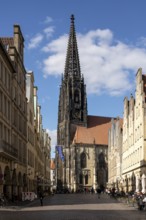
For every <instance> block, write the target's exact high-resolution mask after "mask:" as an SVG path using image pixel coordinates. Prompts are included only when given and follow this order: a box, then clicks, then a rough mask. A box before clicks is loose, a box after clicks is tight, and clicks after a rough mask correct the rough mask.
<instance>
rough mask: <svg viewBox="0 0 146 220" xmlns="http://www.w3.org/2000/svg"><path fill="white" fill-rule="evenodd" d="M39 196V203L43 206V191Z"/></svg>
mask: <svg viewBox="0 0 146 220" xmlns="http://www.w3.org/2000/svg"><path fill="white" fill-rule="evenodd" d="M39 197H40V203H41V206H43V199H44V195H43V193H42V192H40V195H39Z"/></svg>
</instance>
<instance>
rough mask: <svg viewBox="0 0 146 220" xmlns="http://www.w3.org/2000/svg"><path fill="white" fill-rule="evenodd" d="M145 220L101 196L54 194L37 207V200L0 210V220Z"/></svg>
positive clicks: (144, 214)
mask: <svg viewBox="0 0 146 220" xmlns="http://www.w3.org/2000/svg"><path fill="white" fill-rule="evenodd" d="M20 219H21V220H24V219H25V220H26V219H27V220H33V219H34V220H40V219H43V220H48V219H51V220H95V219H98V220H109V219H112V220H117V219H118V220H130V219H132V220H144V219H146V211H139V210H137V207H132V206H128V205H127V204H126V203H120V202H119V201H117V200H115V199H112V198H109V197H108V196H107V195H101V198H100V199H98V197H97V195H96V194H94V195H92V194H56V195H55V196H52V197H46V198H45V199H44V205H43V206H40V201H39V200H38V199H37V200H35V201H33V202H30V203H28V204H25V206H9V207H2V208H0V220H20Z"/></svg>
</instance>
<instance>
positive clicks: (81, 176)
mask: <svg viewBox="0 0 146 220" xmlns="http://www.w3.org/2000/svg"><path fill="white" fill-rule="evenodd" d="M80 184H83V175H82V174H80Z"/></svg>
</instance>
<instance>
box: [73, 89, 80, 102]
mask: <svg viewBox="0 0 146 220" xmlns="http://www.w3.org/2000/svg"><path fill="white" fill-rule="evenodd" d="M74 102H75V103H79V91H78V90H75V93H74Z"/></svg>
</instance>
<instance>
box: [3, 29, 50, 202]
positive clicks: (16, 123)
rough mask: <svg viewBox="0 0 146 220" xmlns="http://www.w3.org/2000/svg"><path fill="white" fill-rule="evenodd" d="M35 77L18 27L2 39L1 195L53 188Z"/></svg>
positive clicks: (45, 134) (46, 134)
mask: <svg viewBox="0 0 146 220" xmlns="http://www.w3.org/2000/svg"><path fill="white" fill-rule="evenodd" d="M37 91H38V89H37V87H36V86H34V74H33V72H32V71H29V72H27V71H26V69H25V66H24V38H23V35H22V32H21V28H20V26H19V25H14V33H13V37H3V38H0V193H3V194H5V196H7V197H8V198H11V199H12V198H14V197H18V198H21V196H22V192H28V191H30V192H32V191H33V192H36V193H37V192H38V191H40V190H46V191H48V190H49V187H50V150H51V149H50V148H51V139H50V136H49V134H48V133H47V131H46V129H44V128H43V123H42V115H41V106H40V105H39V103H38V95H37Z"/></svg>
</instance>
